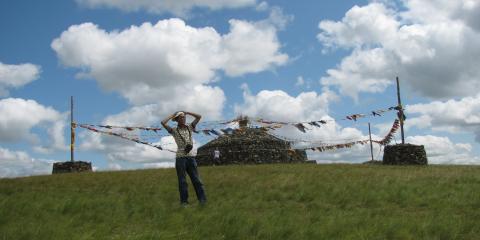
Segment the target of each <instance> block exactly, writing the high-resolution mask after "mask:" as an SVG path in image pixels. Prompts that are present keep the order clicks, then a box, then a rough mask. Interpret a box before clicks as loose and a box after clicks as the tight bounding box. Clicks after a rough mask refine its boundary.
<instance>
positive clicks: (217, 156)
mask: <svg viewBox="0 0 480 240" xmlns="http://www.w3.org/2000/svg"><path fill="white" fill-rule="evenodd" d="M213 157H214V158H220V151H218V150H215V151H213Z"/></svg>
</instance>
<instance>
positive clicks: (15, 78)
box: [0, 62, 41, 97]
mask: <svg viewBox="0 0 480 240" xmlns="http://www.w3.org/2000/svg"><path fill="white" fill-rule="evenodd" d="M40 71H41V68H40V66H37V65H33V64H31V63H25V64H20V65H8V64H4V63H2V62H0V97H5V96H8V94H9V93H8V89H9V88H19V87H22V86H24V85H26V84H28V83H30V82H32V81H34V80H36V79H38V78H39V75H40Z"/></svg>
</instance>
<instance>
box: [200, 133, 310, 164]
mask: <svg viewBox="0 0 480 240" xmlns="http://www.w3.org/2000/svg"><path fill="white" fill-rule="evenodd" d="M215 149H218V150H219V151H220V158H219V159H218V160H214V158H213V153H214V151H215ZM197 160H198V164H199V165H228V164H262V163H293V162H299V163H300V162H302V163H303V162H306V161H307V153H306V152H305V151H304V150H295V149H292V148H291V145H290V143H289V142H288V141H284V140H282V139H279V138H277V137H274V136H272V135H270V134H268V133H267V132H266V131H264V130H262V129H259V128H248V127H243V128H240V129H237V130H235V131H234V132H233V133H232V134H226V135H223V136H220V137H218V138H217V139H214V140H212V141H210V142H208V143H206V144H205V145H203V146H201V147H200V148H198V150H197Z"/></svg>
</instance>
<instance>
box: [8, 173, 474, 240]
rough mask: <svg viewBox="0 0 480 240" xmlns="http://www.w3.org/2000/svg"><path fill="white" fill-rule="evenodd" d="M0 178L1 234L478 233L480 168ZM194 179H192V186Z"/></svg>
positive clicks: (259, 236)
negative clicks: (185, 199)
mask: <svg viewBox="0 0 480 240" xmlns="http://www.w3.org/2000/svg"><path fill="white" fill-rule="evenodd" d="M200 174H201V176H202V178H203V180H204V182H205V185H206V191H207V196H208V198H209V203H208V204H207V205H206V206H205V207H201V206H199V205H198V204H197V203H196V201H195V195H194V191H193V189H192V188H191V184H189V185H190V197H191V200H192V202H193V203H192V204H191V206H189V207H188V208H181V207H180V206H179V204H178V190H177V179H176V175H175V171H174V169H158V170H141V171H123V172H100V173H82V174H64V175H52V176H38V177H28V178H19V179H2V180H0V239H2V240H3V239H478V237H479V236H480V227H479V226H480V225H479V224H480V168H479V167H459V166H428V167H389V166H373V165H371V166H367V165H313V164H294V165H288V164H278V165H277V164H275V165H259V166H227V167H201V168H200ZM189 183H190V182H189Z"/></svg>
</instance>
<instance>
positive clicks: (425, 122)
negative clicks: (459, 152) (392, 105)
mask: <svg viewBox="0 0 480 240" xmlns="http://www.w3.org/2000/svg"><path fill="white" fill-rule="evenodd" d="M406 112H407V114H412V115H413V117H412V118H411V119H410V120H409V121H408V122H407V124H409V125H413V126H416V127H418V128H431V129H432V130H434V131H447V132H451V133H458V132H468V133H474V134H475V135H476V141H477V142H480V95H477V96H476V97H466V98H462V99H460V100H453V99H452V100H448V101H445V102H441V101H434V102H431V103H426V104H413V105H408V106H407V107H406Z"/></svg>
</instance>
